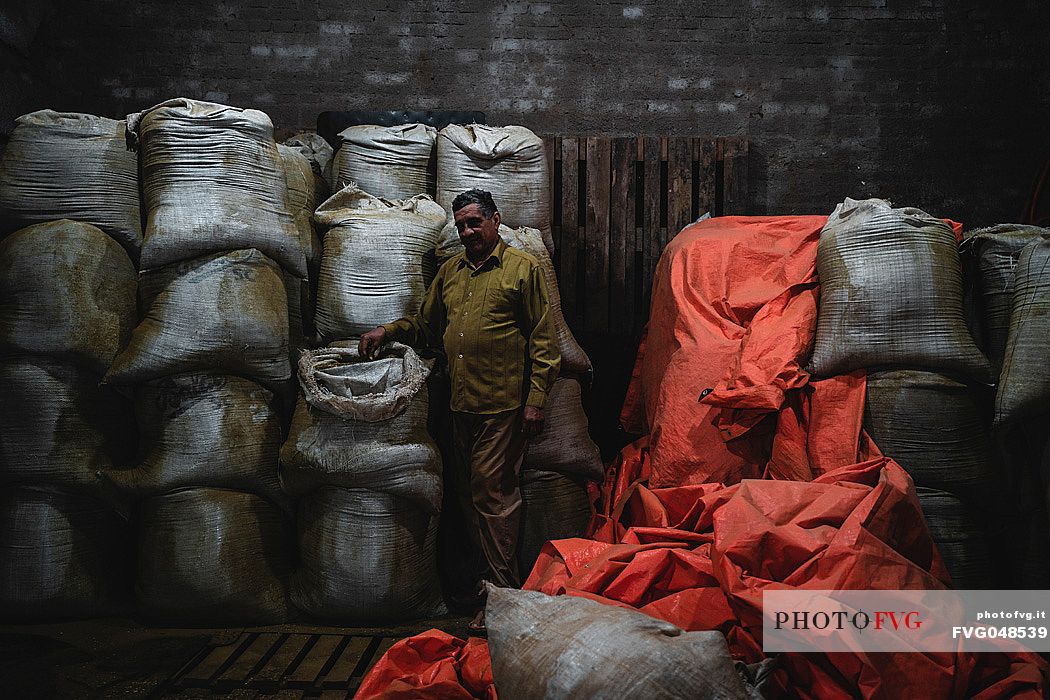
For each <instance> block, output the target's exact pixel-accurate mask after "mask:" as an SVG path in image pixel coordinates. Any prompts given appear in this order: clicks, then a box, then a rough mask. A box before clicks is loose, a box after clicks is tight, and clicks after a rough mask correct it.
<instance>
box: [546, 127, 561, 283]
mask: <svg viewBox="0 0 1050 700" xmlns="http://www.w3.org/2000/svg"><path fill="white" fill-rule="evenodd" d="M557 144H558V141H557V139H556V138H554V137H553V136H544V137H543V154H544V156H546V161H547V201H549V202H550V207H551V211H550V215H551V237H552V238H553V239H554V250H555V254H554V257H553V259H554V264H555V265H557V264H558V262H557V250H558V249H559V248H561V241H559V240H558V238H560V237H561V231H560V227H559V224H560V222H558V221H555V220H554V195H555V192H554V166H555V160H554V157H555V155H556V154H557V151H556V150H555V149H556V148H558V145H557ZM555 229H557V232H555Z"/></svg>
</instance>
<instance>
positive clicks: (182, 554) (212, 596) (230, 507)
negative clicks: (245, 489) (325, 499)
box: [135, 489, 295, 625]
mask: <svg viewBox="0 0 1050 700" xmlns="http://www.w3.org/2000/svg"><path fill="white" fill-rule="evenodd" d="M139 510H140V514H139V528H138V529H139V548H138V580H137V582H136V584H135V593H136V597H137V598H138V604H139V614H140V615H142V616H143V617H146V618H148V619H151V620H159V621H163V622H165V623H167V624H171V625H187V624H193V623H205V624H209V625H217V624H246V625H253V624H254V625H262V624H273V623H277V622H283V621H284V620H285V619H286V618H287V617H288V610H289V608H288V596H287V589H286V581H287V577H288V575H289V573H290V572H291V570H292V568H293V565H294V562H295V544H294V540H293V537H292V529H291V525H290V523H289V522H288V520H287V518H286V517H285V516H284V514H283V513H282V512H281V511H280V509H278V508H277V507H276V506H275V505H273V504H272V503H270V502H269V501H267V500H266V499H265V498H261V497H259V496H256V495H253V494H249V493H240V492H238V491H227V490H225V489H184V490H181V491H174V492H172V493H169V494H166V495H163V496H156V497H154V498H149V499H146V500H145V501H143V502H142V504H141V505H140V509H139Z"/></svg>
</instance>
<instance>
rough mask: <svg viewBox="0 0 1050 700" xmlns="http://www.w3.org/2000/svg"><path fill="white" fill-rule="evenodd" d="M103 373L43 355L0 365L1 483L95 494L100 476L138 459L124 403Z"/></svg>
mask: <svg viewBox="0 0 1050 700" xmlns="http://www.w3.org/2000/svg"><path fill="white" fill-rule="evenodd" d="M98 380H99V376H98V375H97V374H95V373H93V372H90V371H88V370H85V369H83V368H82V367H79V366H77V365H74V364H67V363H62V362H56V361H54V360H50V359H48V358H45V357H30V356H21V357H7V358H3V359H2V360H0V386H2V387H3V394H4V398H3V400H2V401H0V435H2V436H3V437H2V438H0V481H2V482H3V483H5V484H39V485H42V486H58V487H63V488H69V489H76V490H78V491H79V492H81V493H96V494H101V493H102V492H100V491H98V487H99V484H98V483H97V481H96V475H95V473H96V471H97V470H99V469H113V468H114V467H124V466H126V465H128V464H130V463H131V461H132V460H133V459H134V456H135V430H134V426H135V419H134V416H133V415H132V411H131V405H130V402H128V401H127V400H126V399H124V398H123V397H121V396H120V395H119V394H117V393H116V392H114V391H113V390H112V389H110V388H107V387H100V386H99V384H98Z"/></svg>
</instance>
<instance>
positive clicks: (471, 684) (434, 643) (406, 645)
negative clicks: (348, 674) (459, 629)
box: [354, 629, 496, 700]
mask: <svg viewBox="0 0 1050 700" xmlns="http://www.w3.org/2000/svg"><path fill="white" fill-rule="evenodd" d="M354 697H357V698H383V699H384V700H410V699H414V698H433V699H434V700H461V699H463V698H466V699H469V698H482V699H484V700H496V690H495V687H494V686H493V684H492V662H491V660H490V659H489V648H488V645H487V644H486V643H485V640H483V639H478V638H476V637H473V638H471V639H468V640H466V641H464V640H462V639H459V638H457V637H453V636H452V635H450V634H447V633H445V632H442V631H441V630H436V629H432V630H427V631H426V632H423V633H422V634H418V635H416V636H414V637H409V638H407V639H402V640H401V641H400V642H397V643H396V644H394V646H392V647H390V649H388V650H387V652H386V654H384V655H383V657H382V658H381V659H380V660H379V661H378V662H377V663H376V665H375V666H373V667H372V670H371V671H369V673H368V675H367V676H366V677H365V678H364V679H363V681H362V682H361V686H360V687H359V688H358V690H357V694H356V695H355V696H354Z"/></svg>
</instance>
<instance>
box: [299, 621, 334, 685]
mask: <svg viewBox="0 0 1050 700" xmlns="http://www.w3.org/2000/svg"><path fill="white" fill-rule="evenodd" d="M342 642H343V637H341V636H339V635H337V634H324V635H321V636H320V637H318V638H317V642H316V643H315V644H314V645H313V646H312V647H310V650H309V651H308V652H307V653H306V656H305V657H304V658H303V660H302V661H301V662H299V665H298V666H296V667H295V670H294V671H292V672H291V673H290V674H288V676H287V677H286V678H285V682H286V683H287V684H289V685H293V686H296V687H299V686H303V687H310V686H312V685H313V684H314V682H315V681H317V678H318V677H319V676H320V675H321V671H322V670H324V667H325V665H326V664H327V663H328V661H329V660H330V659H331V658H332V654H334V653H335V650H336V649H338V648H339V645H340V644H342Z"/></svg>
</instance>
